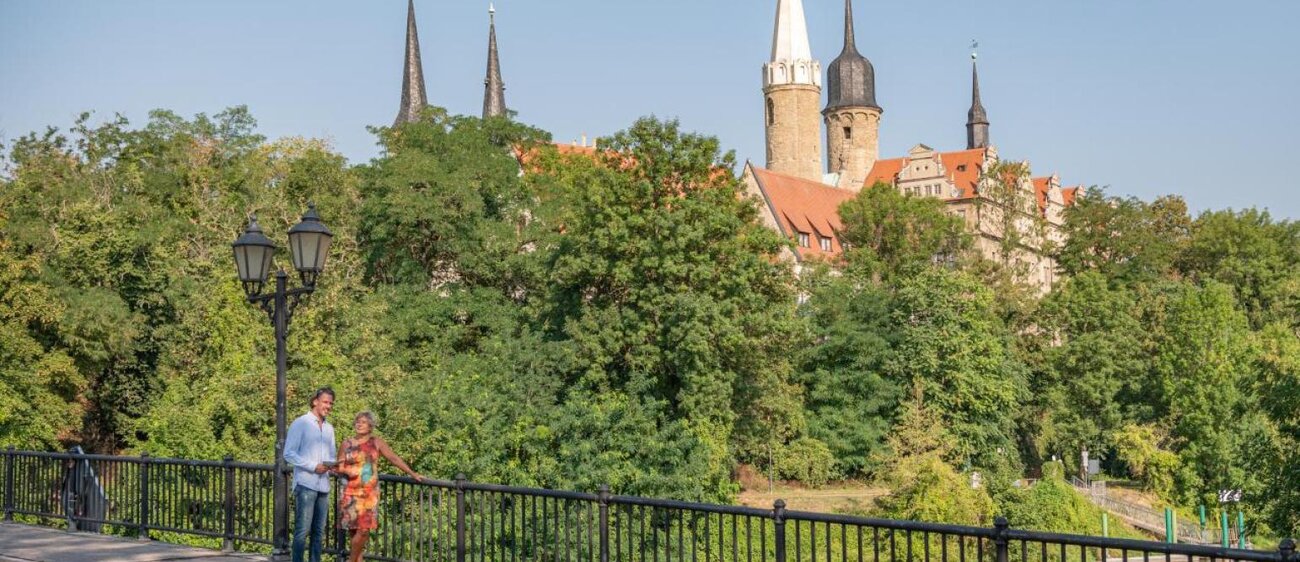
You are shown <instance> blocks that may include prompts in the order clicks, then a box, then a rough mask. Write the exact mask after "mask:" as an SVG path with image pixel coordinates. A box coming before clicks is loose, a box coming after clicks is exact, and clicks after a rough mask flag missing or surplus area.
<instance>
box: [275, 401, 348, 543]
mask: <svg viewBox="0 0 1300 562" xmlns="http://www.w3.org/2000/svg"><path fill="white" fill-rule="evenodd" d="M309 404H310V405H311V411H309V412H307V413H306V414H303V415H302V416H300V417H299V418H298V419H296V420H293V423H292V424H290V425H289V434H288V435H287V436H286V437H285V441H284V462H285V463H287V464H288V465H289V466H292V467H293V496H294V500H295V501H296V502H297V505H296V506H295V509H294V522H293V548H292V549H291V550H290V555H291V558H292V561H293V562H303V559H302V555H303V551H304V550H307V543H308V540H307V538H308V537H307V533H308V531H310V532H311V541H310V542H311V548H310V558H309V561H308V562H320V552H321V547H322V546H323V545H324V543H325V520H326V518H327V517H328V515H329V498H330V468H331V467H332V466H334V463H335V459H336V455H337V454H338V449H337V446H336V445H335V444H334V426H332V425H330V423H329V422H327V421H325V416H327V415H329V413H330V410H332V409H334V391H333V390H332V389H330V388H329V387H328V386H327V387H324V388H321V389H320V390H317V391H316V392H315V393H313V394H312V397H311V401H310V402H309Z"/></svg>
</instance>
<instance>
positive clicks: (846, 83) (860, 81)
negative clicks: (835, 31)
mask: <svg viewBox="0 0 1300 562" xmlns="http://www.w3.org/2000/svg"><path fill="white" fill-rule="evenodd" d="M855 41H856V40H855V38H854V33H853V2H852V0H844V50H843V51H841V52H840V56H838V57H835V60H833V61H831V65H830V67H828V68H827V71H826V79H827V80H826V81H827V88H826V90H827V97H826V111H831V110H833V109H838V108H841V107H873V108H876V109H880V106H879V105H877V104H876V69H875V67H873V66H871V61H870V60H867V57H864V56H862V55H861V54H860V53H858V46H857V44H856V42H855Z"/></svg>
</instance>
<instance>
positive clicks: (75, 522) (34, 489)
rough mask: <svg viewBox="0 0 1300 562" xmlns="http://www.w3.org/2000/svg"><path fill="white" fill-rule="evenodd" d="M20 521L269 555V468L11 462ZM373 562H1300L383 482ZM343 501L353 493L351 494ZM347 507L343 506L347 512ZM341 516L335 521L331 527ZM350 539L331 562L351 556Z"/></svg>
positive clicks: (8, 501)
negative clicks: (528, 561)
mask: <svg viewBox="0 0 1300 562" xmlns="http://www.w3.org/2000/svg"><path fill="white" fill-rule="evenodd" d="M3 475H4V495H3V502H4V518H5V520H6V521H21V522H25V523H31V524H39V525H55V526H63V525H66V526H67V527H68V528H70V529H74V530H80V531H86V532H98V533H107V534H116V535H124V536H135V537H141V538H153V539H157V540H168V541H178V540H183V541H185V542H189V543H191V544H194V543H195V542H197V543H199V544H200V545H203V546H209V547H212V548H222V549H226V550H244V551H254V552H266V551H268V550H269V546H270V545H271V542H272V530H273V521H272V516H273V503H274V498H273V495H272V494H273V488H272V482H273V478H272V476H273V468H272V466H271V465H269V464H250V463H238V462H234V461H233V460H231V459H229V458H227V459H226V460H223V461H191V460H180V459H163V458H152V457H149V456H140V457H116V456H105V455H87V454H79V453H38V452H30V451H16V450H14V449H12V448H10V449H8V450H6V451H5V452H4V471H3ZM381 481H382V482H383V484H382V494H381V496H380V504H379V507H378V513H377V515H378V519H379V529H377V530H376V531H375V532H373V533H372V535H371V540H370V543H369V544H368V545H367V558H368V559H371V560H382V561H401V562H408V561H409V562H425V561H430V562H433V561H436V562H479V561H484V562H486V561H489V560H490V561H508V562H515V561H520V560H550V561H565V562H578V561H582V562H609V561H610V560H616V561H620V562H622V561H628V562H661V561H662V562H674V561H677V562H688V561H689V562H701V561H704V562H791V561H800V562H804V561H806V562H818V561H824V562H854V561H856V562H866V561H868V560H869V561H871V562H882V561H884V562H1076V561H1077V562H1153V561H1163V562H1200V561H1206V562H1218V561H1220V560H1222V561H1229V560H1232V561H1243V562H1300V557H1297V555H1296V552H1295V542H1294V541H1292V540H1290V539H1288V540H1285V541H1282V543H1281V544H1280V545H1279V547H1278V549H1277V550H1272V551H1258V550H1239V549H1230V548H1219V547H1214V546H1202V545H1190V544H1176V543H1162V542H1153V541H1138V540H1127V539H1114V538H1103V537H1089V536H1081V535H1066V534H1058V533H1045V532H1037V531H1028V530H1020V529H1014V528H1012V527H1011V526H1010V525H1009V524H1008V522H1007V521H1006V520H1005V519H1002V518H998V519H997V520H996V521H995V522H994V525H993V526H992V527H972V526H960V525H943V524H935V523H921V522H914V521H896V520H888V519H875V518H867V517H857V516H848V515H833V514H825V513H812V512H804V511H793V510H787V509H786V506H785V503H784V502H783V501H780V500H778V501H777V502H776V503H775V504H774V505H773V507H772V508H771V509H758V508H751V507H738V506H723V505H712V504H700V503H689V502H680V501H673V500H661V499H650V498H643V497H636V496H619V495H613V494H611V493H610V492H609V490H608V489H607V488H604V487H602V488H601V489H600V490H598V491H597V492H596V493H582V492H566V491H556V490H541V489H534V488H522V487H514V486H501V485H495V484H480V483H475V482H469V481H467V480H466V479H465V478H464V477H458V478H457V479H455V480H450V481H447V480H441V481H426V482H416V481H414V480H411V479H409V478H405V477H396V476H382V477H381ZM335 489H336V490H337V489H338V486H336V487H335ZM334 505H336V506H337V502H334ZM336 518H337V513H335V514H333V515H332V516H331V521H330V525H331V528H333V527H334V525H333V520H335V519H336ZM345 543H346V541H345V537H344V535H343V533H342V532H341V531H337V530H336V531H334V532H333V533H332V534H331V536H330V538H329V545H328V546H329V549H328V550H329V551H331V552H332V553H335V554H340V555H341V553H343V552H344V551H345V549H346V544H345Z"/></svg>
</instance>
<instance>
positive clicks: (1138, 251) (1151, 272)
mask: <svg viewBox="0 0 1300 562" xmlns="http://www.w3.org/2000/svg"><path fill="white" fill-rule="evenodd" d="M1189 223H1190V219H1189V218H1188V217H1187V205H1186V203H1184V202H1183V200H1182V198H1180V197H1177V196H1165V197H1161V198H1159V199H1156V200H1155V201H1154V202H1152V203H1146V202H1143V201H1140V200H1138V199H1136V198H1132V197H1128V198H1120V197H1109V196H1107V195H1106V193H1105V191H1103V190H1101V189H1099V188H1096V187H1094V188H1090V189H1086V190H1083V191H1081V192H1080V193H1079V195H1078V197H1076V198H1075V200H1074V204H1073V205H1071V206H1070V207H1069V208H1067V209H1066V210H1065V225H1064V227H1063V231H1064V235H1065V243H1064V244H1063V245H1062V246H1061V248H1060V251H1059V253H1058V254H1057V263H1058V264H1059V266H1060V268H1061V271H1062V272H1064V273H1065V274H1066V275H1077V274H1080V273H1083V272H1086V271H1096V272H1098V273H1100V274H1101V275H1102V276H1104V277H1105V278H1107V279H1111V280H1114V281H1115V282H1118V283H1126V284H1127V283H1135V282H1142V281H1151V280H1154V279H1157V278H1160V277H1162V276H1166V275H1168V274H1169V273H1170V272H1171V271H1172V270H1173V268H1174V262H1175V260H1176V259H1177V257H1178V254H1179V252H1180V251H1181V249H1182V248H1183V247H1184V246H1185V245H1186V244H1187V240H1188V236H1189V229H1190V224H1189Z"/></svg>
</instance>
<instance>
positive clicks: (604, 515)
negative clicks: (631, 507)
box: [597, 484, 609, 562]
mask: <svg viewBox="0 0 1300 562" xmlns="http://www.w3.org/2000/svg"><path fill="white" fill-rule="evenodd" d="M597 494H598V496H599V498H600V500H599V501H600V562H609V486H607V485H605V484H601V485H600V489H599V490H598V491H597Z"/></svg>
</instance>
